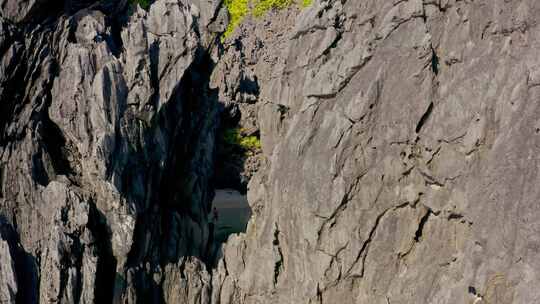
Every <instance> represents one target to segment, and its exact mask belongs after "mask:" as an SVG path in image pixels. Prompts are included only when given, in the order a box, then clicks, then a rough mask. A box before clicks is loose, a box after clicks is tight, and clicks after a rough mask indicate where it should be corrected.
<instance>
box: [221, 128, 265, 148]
mask: <svg viewBox="0 0 540 304" xmlns="http://www.w3.org/2000/svg"><path fill="white" fill-rule="evenodd" d="M223 140H224V141H225V143H226V144H228V145H231V146H237V147H240V148H241V149H242V150H245V151H258V150H260V149H261V140H260V139H259V138H258V137H257V136H253V135H251V136H246V135H243V134H242V129H240V128H233V129H226V130H225V132H224V133H223Z"/></svg>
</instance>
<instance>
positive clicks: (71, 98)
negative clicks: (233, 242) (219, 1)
mask: <svg viewBox="0 0 540 304" xmlns="http://www.w3.org/2000/svg"><path fill="white" fill-rule="evenodd" d="M92 2H93V1H92ZM38 4H42V5H44V6H45V5H47V3H44V1H33V2H28V3H26V2H19V1H11V2H10V1H8V2H7V4H6V5H5V6H3V11H2V12H3V14H2V16H3V18H4V19H2V27H1V32H2V33H3V34H2V35H1V36H0V37H1V38H2V40H1V42H0V45H1V46H2V47H1V54H2V65H1V70H2V73H0V77H1V83H2V85H1V90H0V99H1V100H2V125H1V142H2V147H1V163H2V170H1V175H2V178H1V180H2V191H1V193H2V195H1V200H0V210H1V215H2V216H3V217H4V218H6V225H7V226H9V227H10V228H9V229H11V230H13V231H15V235H16V237H15V239H16V241H15V242H14V243H13V244H11V245H10V246H11V247H10V251H8V250H7V247H6V243H4V242H2V243H1V247H0V248H1V249H2V250H1V251H0V255H1V257H2V271H0V273H1V274H2V280H1V286H2V287H4V286H7V287H8V288H9V289H7V291H5V290H4V288H2V293H1V295H2V302H4V299H5V301H6V302H10V301H11V302H12V301H13V299H14V297H15V295H16V296H17V300H18V301H21V303H22V302H28V303H35V302H37V301H39V303H106V302H111V301H113V299H114V301H115V302H122V303H136V302H137V303H140V302H166V303H178V299H185V301H182V302H183V303H207V301H206V300H205V296H204V295H205V294H209V291H208V288H209V281H210V277H209V274H208V273H207V272H206V270H205V265H204V263H205V262H207V257H206V256H205V252H206V247H207V246H208V244H207V243H208V227H207V224H206V214H207V213H208V210H209V208H210V206H209V202H210V200H211V197H212V192H211V187H209V180H210V178H211V175H212V158H213V142H214V129H215V128H216V125H215V121H216V117H217V116H216V115H217V108H218V107H217V106H216V98H215V97H214V93H212V91H210V90H209V89H208V85H207V83H208V80H207V79H208V75H209V69H211V67H212V65H213V63H212V56H211V52H212V49H211V48H210V45H211V44H210V42H208V41H209V38H208V37H209V36H211V32H210V31H208V30H206V27H205V28H204V29H205V32H204V35H203V34H202V32H201V29H202V28H203V26H207V25H208V24H209V23H210V22H208V21H207V20H215V19H216V18H215V17H214V15H215V14H217V7H215V6H213V7H205V8H202V9H201V8H199V7H197V6H195V5H194V4H192V3H190V2H187V1H183V2H182V1H165V0H163V1H157V2H156V3H154V4H153V5H152V7H151V8H150V10H149V11H144V10H142V9H140V8H136V7H134V6H130V7H127V6H126V3H125V1H121V2H116V1H110V2H109V1H101V2H97V3H90V1H86V2H85V1H79V2H69V3H66V8H65V9H64V10H60V11H59V13H58V15H57V16H48V18H47V19H42V18H41V16H40V15H39V13H38V12H36V13H35V14H34V15H32V14H33V12H34V11H35V9H33V7H34V6H35V5H38ZM23 5H26V6H27V8H28V9H17V8H16V7H14V6H18V7H21V6H23ZM26 6H25V7H26ZM74 7H77V8H78V9H76V10H74V9H72V8H74ZM29 16H31V17H32V18H36V19H32V18H30V17H29ZM40 18H41V19H40ZM200 20H202V21H205V20H206V21H205V22H206V23H199V21H200ZM214 37H216V35H214ZM203 38H204V39H205V40H203ZM205 41H206V42H205ZM212 45H213V44H212ZM19 243H20V250H19V249H17V248H18V247H17V246H19V245H16V244H19ZM14 246H15V247H14ZM10 252H11V257H10V254H9V253H10ZM13 254H15V256H13ZM27 256H28V257H29V258H27ZM23 259H28V261H26V262H25V261H23ZM13 260H15V264H14V265H15V266H14V267H15V272H16V273H19V272H25V269H26V268H31V269H34V272H33V273H32V272H30V273H27V274H25V276H27V277H25V278H19V277H18V276H17V277H16V276H14V275H13V269H12V268H13V267H10V266H11V265H13V263H10V261H13ZM18 260H20V261H21V262H20V263H18V262H17V261H18ZM29 263H30V264H29ZM197 280H199V283H197ZM15 281H16V284H14V282H15ZM175 297H179V298H175Z"/></svg>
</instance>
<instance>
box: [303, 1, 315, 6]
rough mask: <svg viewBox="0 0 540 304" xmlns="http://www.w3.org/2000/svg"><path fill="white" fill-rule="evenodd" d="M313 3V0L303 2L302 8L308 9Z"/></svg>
mask: <svg viewBox="0 0 540 304" xmlns="http://www.w3.org/2000/svg"><path fill="white" fill-rule="evenodd" d="M312 3H313V0H302V7H308V6H310V5H311V4H312Z"/></svg>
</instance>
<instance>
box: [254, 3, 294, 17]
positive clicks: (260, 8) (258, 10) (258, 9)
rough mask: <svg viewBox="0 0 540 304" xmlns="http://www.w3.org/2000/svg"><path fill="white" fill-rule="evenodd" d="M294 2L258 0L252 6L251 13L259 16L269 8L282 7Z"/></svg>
mask: <svg viewBox="0 0 540 304" xmlns="http://www.w3.org/2000/svg"><path fill="white" fill-rule="evenodd" d="M293 3H294V0H258V1H257V2H256V3H255V6H254V7H253V15H254V16H255V17H261V16H264V14H266V12H267V11H269V10H271V9H283V8H286V7H287V6H289V5H291V4H293Z"/></svg>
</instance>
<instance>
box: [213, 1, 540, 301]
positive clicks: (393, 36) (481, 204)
mask: <svg viewBox="0 0 540 304" xmlns="http://www.w3.org/2000/svg"><path fill="white" fill-rule="evenodd" d="M539 9H540V7H539V5H538V3H537V2H536V1H512V2H508V1H474V2H471V1H420V0H417V1H416V0H410V1H318V2H317V1H316V3H314V4H313V6H312V7H310V8H309V9H306V10H303V11H301V12H300V11H298V10H297V9H294V8H293V9H289V10H286V11H282V12H278V13H275V12H274V13H271V14H269V15H268V16H267V17H266V18H265V19H264V20H256V21H253V22H249V21H248V22H246V23H244V24H243V25H242V26H241V29H240V30H239V31H238V33H237V36H236V37H235V38H237V39H239V41H240V42H238V41H234V42H231V47H230V48H229V49H228V52H227V53H226V54H225V55H224V56H223V59H222V60H221V61H220V65H222V66H223V68H222V71H224V72H223V73H221V74H220V76H221V77H223V78H224V80H223V81H219V82H218V84H216V87H220V88H223V87H227V85H228V84H229V83H233V82H232V81H229V80H228V79H227V77H228V76H230V75H231V73H229V74H227V73H225V71H229V70H231V71H235V70H240V71H242V73H244V74H246V75H250V76H249V77H251V79H257V80H258V84H259V86H260V95H259V96H258V98H257V99H258V101H257V105H258V107H259V110H258V113H259V115H258V125H259V126H260V133H261V139H262V143H263V151H264V154H265V155H266V157H267V159H268V165H267V166H265V167H263V168H262V169H261V170H260V171H259V173H258V175H257V176H256V177H255V178H253V179H252V180H251V182H250V185H249V188H250V189H249V193H248V198H249V202H250V204H251V205H252V209H253V210H254V211H255V215H254V218H253V219H252V220H251V222H250V225H249V227H248V230H247V233H246V235H244V236H239V237H234V238H232V239H230V240H229V242H228V243H227V244H226V245H225V246H224V259H223V260H222V261H221V262H220V264H219V268H218V270H217V271H216V272H215V273H214V284H213V286H214V302H215V303H535V302H537V301H538V299H539V298H540V294H539V293H538V290H537V289H536V288H535V287H534V285H535V284H538V282H539V280H540V277H539V276H540V273H539V271H538V270H539V269H540V268H539V265H538V260H539V257H540V252H539V250H538V245H539V239H538V237H537V234H538V233H537V232H538V231H537V230H538V229H537V227H538V225H539V223H540V213H539V212H538V208H537V205H538V204H537V202H538V200H539V198H540V197H539V195H538V191H536V190H534V189H536V186H535V185H536V184H537V183H538V181H539V180H538V163H537V157H536V156H535V155H536V154H537V150H538V143H539V140H540V137H539V136H538V134H539V131H538V130H539V128H538V117H539V112H538V105H537V102H536V100H537V98H538V96H537V93H538V91H537V89H536V86H535V81H536V80H535V78H536V76H535V75H536V73H537V66H538V54H537V53H538V51H537V48H536V47H535V46H536V45H537V44H538V38H537V35H536V30H537V24H538V18H539V16H540V14H539V12H540V11H539ZM232 45H235V46H236V47H233V46H232ZM238 45H240V47H238ZM228 58H242V60H241V61H240V60H236V59H231V60H229V59H228ZM239 62H240V63H239ZM220 65H218V68H219V67H220ZM237 79H238V78H237ZM227 92H231V90H229V91H227ZM227 92H224V93H222V95H225V94H226V93H227ZM236 100H238V101H237V102H242V101H241V98H237V99H236ZM218 286H219V287H218Z"/></svg>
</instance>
